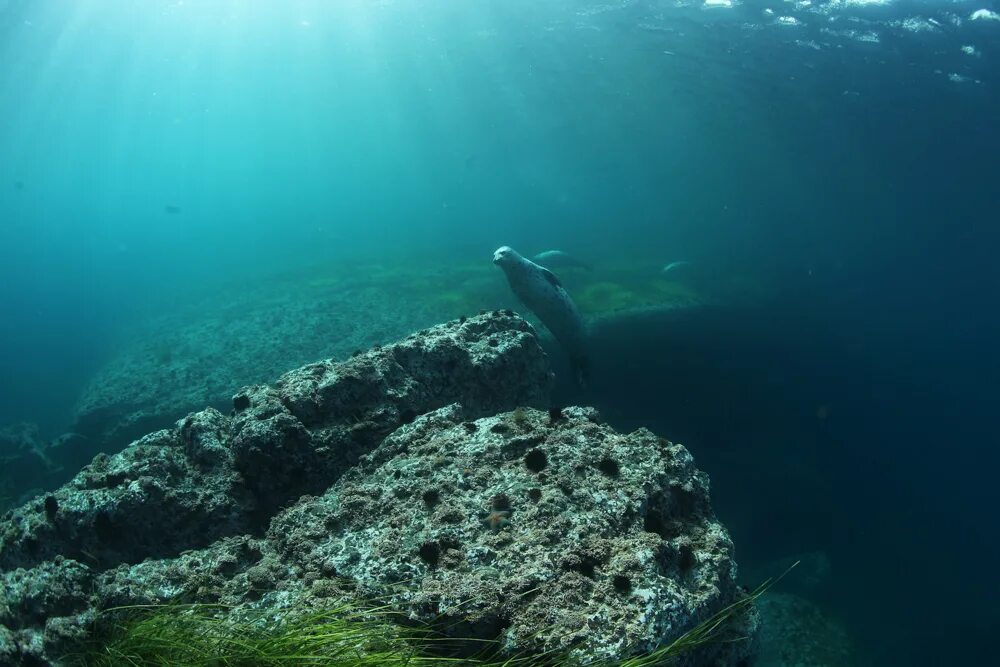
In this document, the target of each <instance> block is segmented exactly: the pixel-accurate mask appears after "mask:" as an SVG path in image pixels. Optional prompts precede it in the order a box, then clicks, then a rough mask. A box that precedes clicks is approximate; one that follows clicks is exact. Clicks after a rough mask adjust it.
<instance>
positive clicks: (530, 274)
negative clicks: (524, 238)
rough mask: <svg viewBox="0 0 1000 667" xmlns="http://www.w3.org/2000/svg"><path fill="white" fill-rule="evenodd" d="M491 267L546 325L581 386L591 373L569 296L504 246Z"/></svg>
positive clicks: (546, 273)
mask: <svg viewBox="0 0 1000 667" xmlns="http://www.w3.org/2000/svg"><path fill="white" fill-rule="evenodd" d="M493 263H494V264H496V265H497V266H499V267H500V268H501V269H503V272H504V274H505V275H506V276H507V282H508V283H510V289H511V290H512V291H513V292H514V294H515V295H517V298H518V299H520V300H521V303H523V304H524V305H525V306H526V307H527V308H528V310H530V311H531V312H532V313H534V314H535V317H537V318H538V319H539V320H541V321H542V324H544V325H545V328H547V329H548V330H549V331H550V332H552V335H553V336H554V337H555V339H556V340H557V341H559V344H560V345H561V346H562V348H563V349H564V350H565V351H566V354H567V356H569V360H570V365H571V366H572V367H573V372H574V373H575V374H576V379H577V381H578V382H580V383H581V384H584V383H585V382H586V380H587V378H588V376H589V373H590V361H589V358H588V355H587V332H586V328H585V327H584V324H583V318H582V317H580V311H578V310H577V308H576V304H575V303H573V299H572V298H570V295H569V293H568V292H567V291H566V289H565V288H564V287H563V286H562V284H561V283H560V282H559V279H558V278H556V276H555V274H554V273H552V272H551V271H549V270H548V269H546V268H545V267H544V266H539V265H538V264H535V263H534V262H532V261H531V260H530V259H526V258H525V257H522V256H521V255H519V254H518V253H517V252H516V251H515V250H514V249H513V248H511V247H509V246H503V247H501V248H498V249H497V251H496V252H495V253H493Z"/></svg>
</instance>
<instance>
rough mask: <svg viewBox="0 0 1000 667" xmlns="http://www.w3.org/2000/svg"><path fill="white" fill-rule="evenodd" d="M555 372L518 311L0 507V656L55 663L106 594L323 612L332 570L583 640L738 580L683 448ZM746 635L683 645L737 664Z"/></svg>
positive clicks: (601, 645)
mask: <svg viewBox="0 0 1000 667" xmlns="http://www.w3.org/2000/svg"><path fill="white" fill-rule="evenodd" d="M551 382H552V377H551V373H550V372H549V370H548V365H547V361H546V358H545V355H544V353H543V352H542V350H541V348H540V347H539V345H538V341H537V338H536V336H535V333H534V331H533V329H532V328H531V327H530V326H529V325H528V324H527V323H526V322H524V320H522V319H520V318H518V317H516V316H514V315H513V314H504V313H490V314H484V315H481V316H479V317H473V318H469V319H468V320H466V321H461V322H459V321H456V322H451V323H448V324H445V325H441V326H438V327H434V328H432V329H429V330H427V331H423V332H420V333H419V334H415V335H413V336H410V337H409V338H407V339H405V340H403V341H400V342H399V343H396V344H394V345H389V346H386V347H381V348H376V349H373V350H371V351H369V352H367V353H364V354H359V355H357V356H355V357H353V358H351V359H349V360H347V361H345V362H340V363H333V362H322V363H317V364H311V365H308V366H304V367H302V368H299V369H297V370H295V371H292V372H290V373H287V374H285V375H284V376H282V377H281V378H280V379H279V380H278V381H277V382H276V383H275V384H274V385H273V386H264V385H255V386H250V387H246V388H244V389H242V390H240V391H239V392H238V393H237V394H236V395H235V397H234V399H233V410H232V414H231V415H228V416H227V415H223V414H222V413H221V412H219V411H218V410H215V409H212V408H209V409H206V410H202V411H201V412H197V413H194V414H191V415H189V416H188V417H186V418H185V419H183V420H180V421H178V422H177V424H176V425H175V427H174V428H172V429H167V430H162V431H157V432H155V433H152V434H150V435H148V436H146V437H144V438H142V439H140V440H138V441H137V442H135V443H133V444H132V445H131V446H129V447H128V448H127V449H125V450H124V451H123V452H121V453H120V454H117V455H115V456H112V457H107V456H103V455H102V456H99V457H97V458H96V459H95V460H94V461H93V462H91V463H90V464H89V465H88V466H87V467H86V468H84V470H83V471H81V472H80V473H79V474H78V475H77V476H76V477H75V478H74V479H73V480H72V482H70V483H69V484H67V485H66V486H64V487H62V488H60V489H58V490H56V491H54V492H52V493H49V494H45V495H44V496H42V497H40V498H38V499H36V500H33V501H32V502H30V503H29V504H27V505H25V506H23V507H21V508H18V509H16V510H14V511H13V512H10V513H8V514H7V515H6V516H5V517H4V521H3V523H2V524H0V568H2V569H3V571H4V574H3V578H2V582H3V594H4V600H3V605H2V606H0V639H3V640H4V642H3V648H2V649H0V651H6V652H7V653H6V654H3V653H2V652H0V657H2V658H3V659H4V660H6V662H4V664H15V665H16V664H35V663H38V662H42V663H45V662H49V661H53V660H57V659H58V658H59V656H61V655H64V654H65V653H66V652H67V651H70V650H72V648H73V646H74V643H75V642H77V641H79V640H80V639H82V638H84V637H86V636H87V634H88V632H90V630H91V628H92V627H93V623H94V620H95V618H97V616H98V611H99V610H101V609H108V608H113V607H117V606H121V605H136V604H157V603H163V602H170V601H174V600H177V599H183V600H186V601H197V602H213V603H214V602H218V603H221V604H223V605H225V608H226V609H227V610H228V612H227V613H230V614H233V615H236V616H239V615H240V614H243V613H246V612H247V611H248V610H264V611H267V612H268V613H271V612H273V613H275V614H278V613H280V612H281V610H282V609H286V608H289V607H294V608H302V607H303V606H305V607H306V608H310V607H315V608H323V607H324V606H326V605H328V604H330V600H331V598H334V599H336V598H338V597H342V596H343V595H344V594H345V593H344V591H343V590H342V586H343V584H342V582H345V581H346V582H347V583H348V584H349V585H350V587H351V588H352V590H353V591H355V593H353V594H357V593H361V594H362V595H366V596H367V595H371V596H378V597H383V598H385V597H388V598H390V599H391V601H392V602H393V603H394V604H396V605H398V606H399V607H400V608H401V609H402V610H403V611H404V612H405V613H407V614H408V615H409V616H410V617H411V618H413V619H420V620H425V621H436V622H439V623H442V624H443V626H444V627H446V628H447V631H448V632H449V633H451V634H452V635H454V636H456V637H461V638H490V639H494V638H495V639H498V640H499V641H500V642H501V644H502V646H503V647H505V648H506V649H507V650H510V651H522V650H546V649H571V650H572V651H573V652H575V653H576V655H577V656H578V657H580V658H583V659H597V658H605V657H620V656H624V655H628V654H631V653H635V652H640V651H646V650H649V649H652V648H654V647H656V646H658V645H659V644H661V643H662V642H664V641H669V640H670V639H672V638H675V637H677V636H679V635H680V634H682V633H683V632H684V631H686V630H688V629H689V628H691V627H693V626H694V625H695V624H697V623H698V622H699V621H700V620H703V619H705V618H707V617H708V616H710V615H711V614H713V613H714V612H716V611H718V610H719V609H721V608H723V607H725V606H726V605H728V604H730V603H732V602H733V601H734V600H736V599H738V598H739V597H740V596H741V595H742V593H741V592H740V591H739V589H738V588H737V586H736V581H735V574H736V566H735V563H734V561H733V545H732V542H731V541H730V539H729V536H728V534H727V533H726V530H725V528H724V527H723V526H722V525H721V524H720V523H719V522H718V521H717V520H716V518H715V517H714V515H713V513H712V510H711V506H710V503H709V496H708V480H707V477H706V476H705V475H704V474H703V473H701V472H699V471H698V470H697V469H696V468H695V467H694V463H693V460H692V458H691V456H690V454H689V453H688V452H687V450H685V449H684V448H683V447H681V446H680V445H674V444H671V443H669V442H667V441H666V440H663V439H661V438H657V437H656V436H654V435H653V434H651V433H649V432H648V431H644V430H640V431H636V432H635V433H632V434H628V435H622V434H618V433H616V432H614V431H613V430H612V429H611V428H609V427H608V426H606V425H603V424H602V423H601V422H600V419H599V418H598V416H597V414H596V413H595V412H594V411H593V410H590V409H585V408H567V409H565V410H564V411H563V413H562V415H563V416H562V418H560V419H554V418H553V417H552V416H551V414H550V413H549V412H548V411H539V410H534V409H531V408H530V407H526V406H536V407H545V406H546V401H547V395H548V391H549V388H550V386H551ZM401 582H403V583H401ZM755 623H756V617H755V615H753V614H748V615H747V616H746V617H745V618H743V619H742V626H741V627H739V628H734V631H735V632H738V633H740V634H743V635H747V636H751V635H753V633H754V628H755ZM571 644H572V647H571ZM751 645H752V644H751V643H749V642H736V643H725V644H716V645H712V646H707V647H705V648H704V649H702V650H701V652H700V653H698V654H692V655H691V656H689V658H688V660H689V662H690V664H699V665H702V664H704V665H719V666H729V665H736V664H738V663H739V661H741V660H743V659H744V658H746V656H747V655H748V653H749V651H750V648H751ZM11 647H13V648H11Z"/></svg>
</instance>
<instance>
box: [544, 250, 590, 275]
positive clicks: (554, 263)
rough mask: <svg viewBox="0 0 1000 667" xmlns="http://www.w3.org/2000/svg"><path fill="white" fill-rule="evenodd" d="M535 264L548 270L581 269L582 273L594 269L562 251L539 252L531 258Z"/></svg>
mask: <svg viewBox="0 0 1000 667" xmlns="http://www.w3.org/2000/svg"><path fill="white" fill-rule="evenodd" d="M531 261H533V262H534V263H535V264H541V265H542V266H544V267H547V268H550V269H556V268H559V267H561V266H567V267H574V268H578V269H583V270H584V271H593V270H594V268H593V267H592V266H590V264H587V263H586V262H581V261H580V260H578V259H577V258H576V257H574V256H573V255H571V254H569V253H568V252H563V251H562V250H546V251H545V252H540V253H538V254H537V255H535V256H534V257H532V258H531Z"/></svg>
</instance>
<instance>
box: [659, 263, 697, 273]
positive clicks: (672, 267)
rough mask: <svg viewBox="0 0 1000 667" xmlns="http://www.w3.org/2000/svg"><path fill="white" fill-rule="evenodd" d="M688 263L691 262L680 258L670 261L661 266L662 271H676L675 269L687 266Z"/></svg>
mask: <svg viewBox="0 0 1000 667" xmlns="http://www.w3.org/2000/svg"><path fill="white" fill-rule="evenodd" d="M690 264H691V262H688V261H685V260H680V261H678V262H670V263H669V264H667V265H666V266H664V267H663V271H662V273H670V272H671V271H676V270H677V269H682V268H684V267H685V266H688V265H690Z"/></svg>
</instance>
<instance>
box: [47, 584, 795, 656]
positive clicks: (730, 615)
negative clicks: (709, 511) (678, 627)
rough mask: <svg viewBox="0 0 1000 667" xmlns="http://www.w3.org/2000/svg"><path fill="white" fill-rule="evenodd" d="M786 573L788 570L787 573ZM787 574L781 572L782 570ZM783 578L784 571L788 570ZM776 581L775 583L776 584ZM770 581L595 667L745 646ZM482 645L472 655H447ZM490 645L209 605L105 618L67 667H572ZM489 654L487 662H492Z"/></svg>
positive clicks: (366, 617)
mask: <svg viewBox="0 0 1000 667" xmlns="http://www.w3.org/2000/svg"><path fill="white" fill-rule="evenodd" d="M792 567H795V566H794V565H793V566H792ZM790 569H791V568H789V570H790ZM786 573H787V571H786ZM782 576H784V575H782ZM780 578H781V577H778V579H780ZM775 581H777V579H774V580H768V581H766V582H764V583H763V584H761V585H760V586H759V587H757V588H756V589H755V590H753V591H751V592H750V593H748V594H746V595H744V596H743V597H741V598H740V599H738V600H736V601H735V602H733V603H731V604H729V605H728V606H726V607H724V608H723V609H721V610H720V611H718V612H716V613H715V614H713V615H712V616H710V617H709V618H707V619H705V620H704V621H702V622H701V623H699V624H698V625H697V626H695V627H694V628H692V629H691V630H689V631H687V632H686V633H684V634H683V635H681V636H680V637H678V638H677V639H675V640H674V641H672V642H670V643H669V644H666V645H664V646H662V647H660V648H658V649H656V650H654V651H652V652H649V653H646V654H644V655H637V656H633V657H630V658H625V659H622V660H613V661H606V662H602V663H599V667H655V666H660V665H670V664H672V663H673V662H675V661H676V659H677V658H678V657H679V656H681V655H683V654H686V653H688V652H689V651H692V650H695V649H698V648H700V647H703V646H706V645H708V644H722V643H732V642H740V641H746V640H747V639H748V638H747V637H745V636H743V635H741V634H739V633H738V632H736V631H735V630H734V629H733V626H734V624H738V621H739V620H740V619H742V617H743V616H744V615H745V614H747V613H750V611H751V608H752V606H753V604H754V602H755V601H756V600H757V599H758V598H759V597H760V596H761V595H763V594H764V592H765V591H767V590H768V588H770V587H771V586H772V585H773V584H774V582H775ZM477 643H478V644H481V645H482V647H483V648H482V651H481V653H480V655H479V656H474V657H461V658H458V657H452V656H450V655H448V653H449V649H453V648H455V647H457V646H460V645H461V646H470V645H471V646H475V645H476V644H477ZM495 644H496V642H490V641H484V640H456V639H453V638H447V637H445V636H443V635H442V634H440V633H439V632H438V631H437V630H435V629H433V628H432V627H431V626H420V625H414V624H413V623H412V622H405V619H404V618H403V617H402V615H401V614H400V613H399V612H397V611H394V610H392V609H391V608H389V607H388V606H372V605H371V604H370V603H359V602H355V601H351V600H347V601H342V602H339V603H338V604H336V605H334V606H332V607H327V608H325V609H323V610H321V611H296V610H295V609H294V608H293V609H287V610H283V612H282V615H281V616H280V617H275V615H274V612H267V611H249V612H248V611H242V612H237V611H236V610H234V609H232V608H229V607H226V606H223V605H210V604H163V605H148V606H131V607H117V608H114V609H109V610H105V611H104V612H102V613H101V614H100V615H99V619H98V621H97V622H96V623H95V628H94V633H93V635H92V637H91V638H90V639H89V640H88V642H87V643H86V645H85V646H83V647H82V650H81V651H79V652H78V653H76V654H73V655H70V656H67V657H66V660H65V662H66V663H67V664H71V665H77V666H80V667H112V666H119V665H127V666H134V667H138V666H147V665H148V666H151V667H161V666H162V667H166V666H168V665H198V666H202V667H251V666H255V667H270V666H278V665H281V666H283V667H284V666H289V665H294V666H302V667H308V666H313V665H332V666H338V667H341V666H342V667H366V666H368V665H372V666H374V665H387V666H389V667H392V666H394V665H395V666H399V667H402V666H404V665H405V666H407V667H444V666H451V665H458V664H461V665H473V666H477V667H570V666H571V665H578V664H580V663H579V662H578V660H576V659H575V658H573V657H572V656H571V655H570V654H569V653H566V652H563V653H554V652H553V653H549V654H542V655H515V656H507V657H496V655H495V653H496V651H491V649H495V648H496V646H495ZM491 653H492V654H493V655H491Z"/></svg>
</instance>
